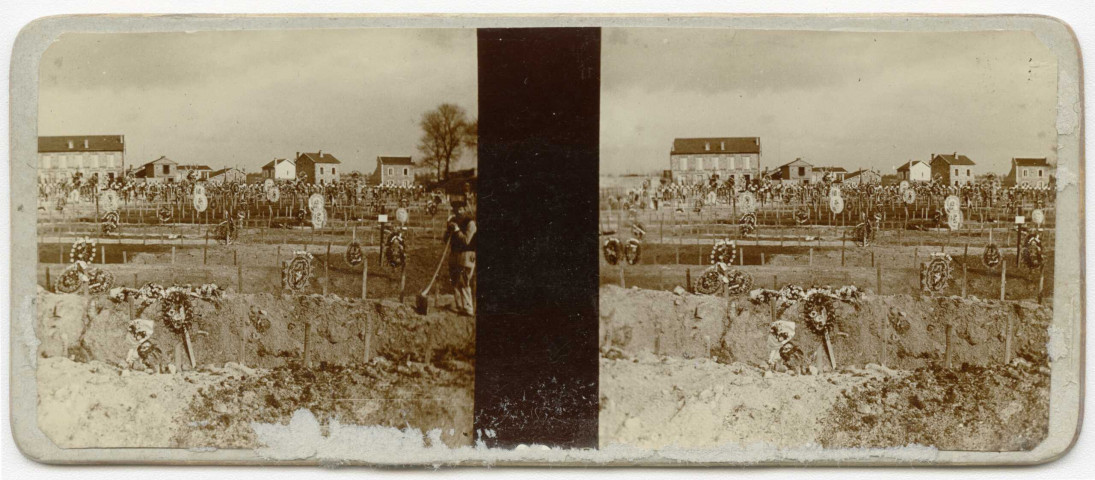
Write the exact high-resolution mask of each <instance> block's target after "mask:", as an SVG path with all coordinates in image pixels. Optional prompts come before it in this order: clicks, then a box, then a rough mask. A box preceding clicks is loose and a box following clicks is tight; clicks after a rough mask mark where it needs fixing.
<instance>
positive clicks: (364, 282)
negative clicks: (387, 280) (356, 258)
mask: <svg viewBox="0 0 1095 480" xmlns="http://www.w3.org/2000/svg"><path fill="white" fill-rule="evenodd" d="M368 286H369V261H368V259H367V258H362V259H361V299H362V300H365V298H366V294H367V293H368ZM366 350H367V349H366Z"/></svg>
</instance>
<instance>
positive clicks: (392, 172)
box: [388, 167, 395, 175]
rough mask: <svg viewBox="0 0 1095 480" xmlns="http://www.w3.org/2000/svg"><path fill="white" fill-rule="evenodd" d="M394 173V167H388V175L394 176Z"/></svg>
mask: <svg viewBox="0 0 1095 480" xmlns="http://www.w3.org/2000/svg"><path fill="white" fill-rule="evenodd" d="M394 173H395V169H393V168H392V167H388V175H393V174H394Z"/></svg>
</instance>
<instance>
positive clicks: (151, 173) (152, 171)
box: [133, 156, 179, 183]
mask: <svg viewBox="0 0 1095 480" xmlns="http://www.w3.org/2000/svg"><path fill="white" fill-rule="evenodd" d="M178 175H179V164H178V162H176V161H174V160H172V159H170V158H167V157H163V156H161V157H160V158H157V159H155V160H153V161H151V162H148V163H146V164H144V165H141V166H140V167H137V170H136V172H134V175H133V177H134V178H136V179H137V180H140V181H144V182H148V183H174V182H175V181H176V180H177V179H178V178H179V177H178Z"/></svg>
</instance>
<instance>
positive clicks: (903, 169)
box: [897, 160, 926, 172]
mask: <svg viewBox="0 0 1095 480" xmlns="http://www.w3.org/2000/svg"><path fill="white" fill-rule="evenodd" d="M918 163H924V162H921V161H920V160H914V161H911V162H905V164H904V165H902V166H900V167H897V171H899V172H907V171H909V168H910V167H912V166H913V165H916V164H918ZM925 165H926V164H925Z"/></svg>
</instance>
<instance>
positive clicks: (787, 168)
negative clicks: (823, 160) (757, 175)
mask: <svg viewBox="0 0 1095 480" xmlns="http://www.w3.org/2000/svg"><path fill="white" fill-rule="evenodd" d="M813 176H814V166H813V165H811V164H810V162H807V161H806V160H803V159H801V158H796V159H794V160H792V161H790V162H787V163H785V164H783V165H780V166H779V167H776V169H775V170H773V171H772V172H771V173H769V174H768V178H769V179H770V180H772V181H775V182H779V183H785V184H803V185H805V184H809V183H810V181H811V180H812V179H813Z"/></svg>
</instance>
